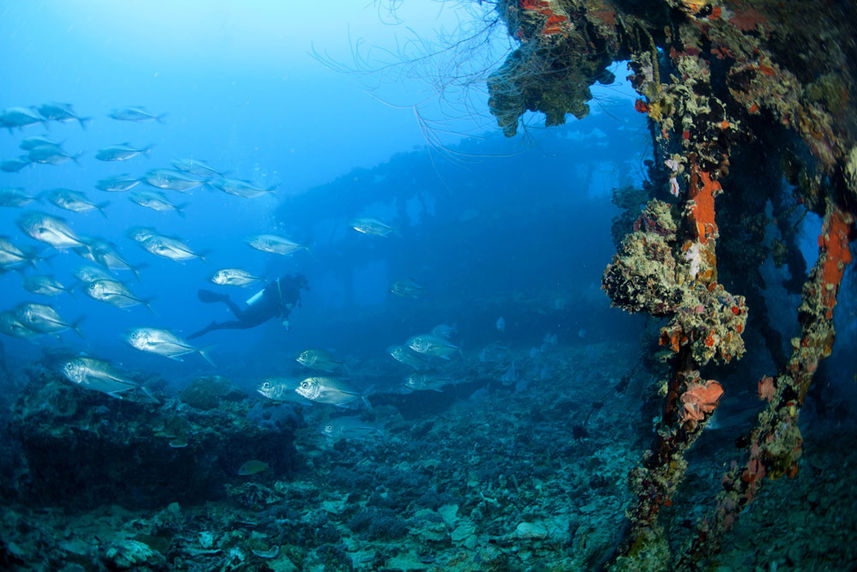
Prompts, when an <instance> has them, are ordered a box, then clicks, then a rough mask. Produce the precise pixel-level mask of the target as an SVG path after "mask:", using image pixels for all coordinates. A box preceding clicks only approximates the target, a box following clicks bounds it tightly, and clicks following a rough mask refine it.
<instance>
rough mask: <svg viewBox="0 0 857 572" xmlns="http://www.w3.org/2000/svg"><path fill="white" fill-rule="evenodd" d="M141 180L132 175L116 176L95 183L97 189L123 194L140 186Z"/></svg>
mask: <svg viewBox="0 0 857 572" xmlns="http://www.w3.org/2000/svg"><path fill="white" fill-rule="evenodd" d="M140 182H141V181H140V179H134V178H132V177H131V176H130V175H116V176H114V177H107V178H106V179H101V180H100V181H98V182H97V183H95V188H96V189H98V190H100V191H107V192H108V193H123V192H125V191H130V190H131V189H133V188H134V187H136V186H137V185H139V184H140Z"/></svg>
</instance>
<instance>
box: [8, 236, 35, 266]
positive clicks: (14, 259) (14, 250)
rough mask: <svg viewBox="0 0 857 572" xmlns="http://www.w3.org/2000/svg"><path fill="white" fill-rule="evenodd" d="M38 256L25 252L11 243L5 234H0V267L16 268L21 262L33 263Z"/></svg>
mask: <svg viewBox="0 0 857 572" xmlns="http://www.w3.org/2000/svg"><path fill="white" fill-rule="evenodd" d="M36 260H39V257H38V256H36V255H35V254H33V253H27V252H24V251H23V250H21V249H20V248H18V247H17V246H15V245H14V244H12V242H11V241H10V240H9V238H8V237H6V236H0V267H2V268H4V269H7V270H8V269H9V268H17V267H18V266H21V265H22V264H33V265H35V262H36Z"/></svg>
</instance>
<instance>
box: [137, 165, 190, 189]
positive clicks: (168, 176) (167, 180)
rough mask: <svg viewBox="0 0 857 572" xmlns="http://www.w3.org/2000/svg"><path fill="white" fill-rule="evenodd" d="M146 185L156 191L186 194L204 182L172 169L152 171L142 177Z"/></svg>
mask: <svg viewBox="0 0 857 572" xmlns="http://www.w3.org/2000/svg"><path fill="white" fill-rule="evenodd" d="M143 180H144V181H146V183H148V184H150V185H152V186H153V187H156V188H158V189H165V190H168V191H181V192H187V191H190V190H191V189H195V188H197V187H200V186H202V185H203V184H205V181H204V180H202V179H198V178H196V177H192V176H190V175H188V174H187V173H182V172H181V171H174V170H172V169H152V170H151V171H149V172H148V173H146V174H145V175H144V176H143Z"/></svg>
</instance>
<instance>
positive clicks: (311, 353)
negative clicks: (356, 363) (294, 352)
mask: <svg viewBox="0 0 857 572" xmlns="http://www.w3.org/2000/svg"><path fill="white" fill-rule="evenodd" d="M296 359H297V362H298V363H299V364H301V365H302V366H304V367H309V368H312V369H318V370H321V371H326V372H328V373H332V372H334V371H336V370H338V369H341V368H343V367H344V366H345V364H344V363H343V362H341V361H339V360H337V359H336V358H334V357H333V356H332V355H331V354H330V352H328V351H325V350H304V351H302V352H301V353H300V355H298V357H297V358H296Z"/></svg>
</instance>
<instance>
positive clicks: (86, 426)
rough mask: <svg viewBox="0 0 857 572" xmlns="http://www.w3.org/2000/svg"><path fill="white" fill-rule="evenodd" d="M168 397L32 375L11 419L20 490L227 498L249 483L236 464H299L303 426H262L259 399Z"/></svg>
mask: <svg viewBox="0 0 857 572" xmlns="http://www.w3.org/2000/svg"><path fill="white" fill-rule="evenodd" d="M57 396H61V397H62V398H61V399H60V398H59V397H57ZM159 401H160V403H157V404H156V403H152V402H151V401H141V402H136V401H131V400H128V399H115V398H113V397H110V396H107V395H105V394H103V393H99V392H89V391H81V390H78V389H77V388H75V387H72V386H70V385H68V384H66V383H64V382H63V381H60V380H59V379H56V378H51V377H44V378H41V377H40V378H34V379H32V380H31V381H30V382H29V383H28V384H27V385H26V386H25V387H24V389H23V390H22V391H21V393H20V395H19V397H18V400H17V402H16V404H15V407H14V412H13V416H12V418H11V422H10V425H9V433H10V434H11V435H12V436H13V437H14V438H15V439H17V441H18V442H19V443H20V449H21V454H22V458H23V461H24V462H25V466H26V469H25V470H23V471H22V472H21V473H20V475H19V480H18V483H17V489H18V490H17V493H18V494H19V495H21V496H22V498H23V497H25V496H27V495H30V496H31V498H38V499H40V501H41V502H43V503H45V504H47V505H57V506H64V507H70V508H86V507H92V506H97V505H101V504H105V503H116V504H121V505H123V506H126V507H151V508H160V507H163V506H166V505H168V504H169V503H171V502H181V503H183V504H184V503H189V504H192V503H193V502H197V501H201V500H210V499H216V498H222V497H223V496H224V494H225V487H224V485H225V484H226V483H230V482H238V481H239V480H240V479H241V477H239V476H238V475H237V474H236V470H237V468H238V467H240V466H241V464H242V463H244V462H245V461H247V460H248V459H259V460H262V461H264V462H265V463H267V464H268V465H270V467H271V469H272V475H282V474H283V473H288V472H289V471H290V470H291V468H292V467H293V464H294V462H295V457H296V451H295V449H294V445H293V434H292V430H293V428H290V427H284V426H277V427H272V426H266V427H261V426H259V425H257V424H255V423H254V422H253V421H252V420H250V419H249V418H248V417H247V412H248V411H249V409H250V407H251V403H250V402H249V401H243V402H231V403H229V406H228V407H218V408H215V409H210V410H207V411H201V410H199V409H195V408H192V407H187V406H185V405H182V404H179V403H176V402H175V400H170V399H167V398H166V396H163V395H161V396H159Z"/></svg>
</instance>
